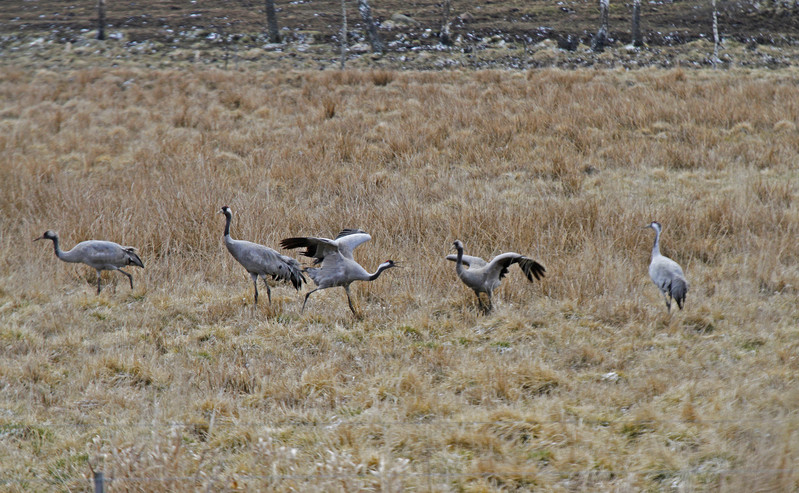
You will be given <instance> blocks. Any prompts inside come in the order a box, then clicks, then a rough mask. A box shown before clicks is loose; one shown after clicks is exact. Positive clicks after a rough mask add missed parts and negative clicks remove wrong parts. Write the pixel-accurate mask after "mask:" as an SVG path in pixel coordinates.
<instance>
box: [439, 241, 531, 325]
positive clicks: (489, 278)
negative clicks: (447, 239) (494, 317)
mask: <svg viewBox="0 0 799 493" xmlns="http://www.w3.org/2000/svg"><path fill="white" fill-rule="evenodd" d="M452 246H453V248H454V249H455V250H457V252H458V253H457V254H455V255H447V260H452V261H453V262H455V272H457V274H458V277H459V278H460V280H461V281H463V283H464V284H466V285H467V286H469V287H470V288H472V289H473V290H474V294H476V295H477V303H479V305H480V308H481V309H482V310H483V312H484V313H489V312H490V311H491V310H492V308H493V305H492V303H491V294H492V293H493V292H494V290H495V289H497V288H498V287H499V283H500V281H501V280H502V278H503V277H505V274H507V273H508V267H510V266H511V265H513V264H519V267H520V268H521V269H522V272H524V275H525V276H527V279H528V280H529V281H530V282H533V277H535V278H536V280H540V279H541V278H542V277H544V273H545V272H546V269H544V266H543V265H541V264H539V263H538V262H536V261H535V260H532V259H529V258H527V257H525V256H524V255H519V254H518V253H513V252H509V253H503V254H500V255H497V256H496V257H494V258H493V259H491V262H486V261H485V260H483V259H481V258H480V257H472V256H470V255H464V254H463V243H461V241H460V240H455V242H454V243H453V244H452ZM464 267H465V268H464ZM480 293H485V294H486V296H488V303H487V304H485V305H484V304H483V300H482V299H481V298H480Z"/></svg>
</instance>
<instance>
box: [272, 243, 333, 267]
mask: <svg viewBox="0 0 799 493" xmlns="http://www.w3.org/2000/svg"><path fill="white" fill-rule="evenodd" d="M280 246H281V247H283V248H285V249H286V250H291V249H294V248H305V251H304V252H302V255H304V256H306V257H311V258H313V259H314V262H313V263H314V264H318V263H320V262H321V261H322V260H324V258H325V257H327V256H328V255H330V254H333V253H336V252H338V244H337V243H336V242H335V241H333V240H329V239H327V238H314V237H311V236H307V237H295V238H285V239H283V240H280Z"/></svg>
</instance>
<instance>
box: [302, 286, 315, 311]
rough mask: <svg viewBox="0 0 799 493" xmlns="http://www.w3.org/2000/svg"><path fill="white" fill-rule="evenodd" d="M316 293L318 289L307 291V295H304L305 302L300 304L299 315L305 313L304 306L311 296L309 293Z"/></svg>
mask: <svg viewBox="0 0 799 493" xmlns="http://www.w3.org/2000/svg"><path fill="white" fill-rule="evenodd" d="M317 291H319V288H316V289H314V290H313V291H308V294H306V295H305V301H303V302H302V310H300V313H302V312H303V311H305V304H306V303H308V297H309V296H311V293H315V292H317Z"/></svg>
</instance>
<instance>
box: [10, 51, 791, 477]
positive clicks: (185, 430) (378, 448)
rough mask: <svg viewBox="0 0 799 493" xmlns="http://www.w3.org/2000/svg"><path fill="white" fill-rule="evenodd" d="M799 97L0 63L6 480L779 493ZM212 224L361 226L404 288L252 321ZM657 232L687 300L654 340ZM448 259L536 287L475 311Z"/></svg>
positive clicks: (587, 84) (644, 85) (367, 291)
mask: <svg viewBox="0 0 799 493" xmlns="http://www.w3.org/2000/svg"><path fill="white" fill-rule="evenodd" d="M795 77H796V74H795V73H794V72H789V71H786V72H752V73H749V72H743V71H741V72H731V73H720V72H713V73H709V72H683V71H681V70H672V71H658V70H641V71H637V72H630V73H622V72H601V71H560V70H545V71H535V72H528V73H522V72H498V71H486V72H442V73H413V72H404V73H401V72H387V71H381V72H375V73H372V72H357V71H348V72H332V71H331V72H274V73H257V72H223V71H216V70H209V71H197V72H191V71H155V70H144V69H90V70H79V71H64V72H58V71H50V70H44V69H42V70H27V69H15V68H14V67H6V68H5V69H4V70H3V71H2V72H1V73H0V180H1V182H2V187H1V188H0V190H2V193H0V206H1V207H2V211H3V212H4V214H3V215H2V218H0V225H1V226H2V230H1V231H2V235H1V236H0V266H1V267H0V296H1V297H0V321H1V323H0V387H2V388H3V392H2V397H0V401H1V402H2V404H0V411H1V414H0V437H2V444H3V446H2V447H0V463H2V464H3V465H4V467H3V468H2V469H3V473H2V476H0V481H4V480H5V478H8V480H9V482H7V483H4V487H8V488H10V489H11V490H12V491H14V490H28V489H32V490H48V489H65V490H66V489H76V488H77V489H81V488H83V489H85V488H87V487H88V484H89V483H88V482H87V480H86V478H88V477H89V475H90V472H89V471H90V467H93V468H95V469H100V470H103V471H104V472H105V473H106V475H107V476H108V477H113V478H114V479H115V481H114V482H112V483H111V484H112V487H113V489H114V490H115V491H128V490H147V491H152V490H155V491H193V490H195V489H198V488H200V487H203V488H211V489H230V490H235V489H256V488H257V489H272V490H291V489H300V490H303V489H305V490H307V489H309V488H311V487H317V488H320V487H321V488H323V489H326V490H341V491H354V490H366V489H380V490H384V491H395V490H398V489H402V488H407V489H411V490H432V491H449V490H469V491H482V490H506V489H522V490H525V489H545V490H554V491H564V490H623V491H640V490H642V489H654V490H666V489H677V490H683V491H689V490H703V489H711V490H722V491H740V490H743V489H752V488H754V487H755V486H756V487H758V488H761V489H766V490H772V491H777V490H791V489H796V488H797V487H799V471H797V470H796V467H795V464H796V460H797V456H798V455H799V449H797V443H799V440H797V439H798V438H799V436H797V425H799V419H798V418H797V416H796V412H795V410H796V408H797V405H799V391H797V388H796V386H795V379H796V374H797V370H799V357H797V354H799V343H797V335H799V332H797V326H798V324H797V323H798V322H799V308H797V286H799V269H797V259H798V257H799V254H798V253H797V248H796V238H797V237H799V209H798V207H799V206H798V205H797V204H798V202H799V201H798V199H797V194H798V193H799V189H798V188H797V187H798V185H797V183H799V180H797V178H799V174H798V173H797V169H799V167H797V165H798V164H799V159H798V158H797V156H799V153H798V151H799V138H797V137H799V135H797V127H796V125H797V123H798V122H799V104H797V101H799V94H798V93H799V88H797V86H796V84H795ZM222 205H229V206H230V207H231V208H232V209H233V211H234V218H233V226H232V233H233V236H234V237H236V238H242V239H248V240H251V241H258V242H261V243H264V244H267V245H270V246H273V247H277V244H278V242H279V240H280V239H281V238H283V237H287V236H293V235H322V236H329V235H335V234H336V233H337V232H338V231H339V230H340V229H342V228H344V227H360V228H363V229H365V230H366V231H368V232H369V233H370V234H371V235H372V237H373V239H372V241H371V242H370V243H368V244H366V245H365V246H363V247H361V248H359V250H358V252H357V258H358V260H359V261H361V262H362V263H363V264H364V265H365V266H366V267H367V268H368V269H370V270H371V269H374V268H375V267H376V266H377V265H378V264H379V262H381V261H383V260H385V259H388V258H392V259H394V260H398V261H400V262H401V263H402V264H403V265H404V268H403V269H395V270H391V271H388V272H387V273H385V274H384V275H383V276H382V277H381V278H380V279H379V280H378V281H376V282H373V283H364V284H362V285H359V286H357V287H356V289H355V291H354V292H355V298H356V303H357V304H358V305H359V308H360V309H361V311H362V312H363V313H364V315H365V316H364V319H363V320H354V319H352V317H351V316H350V314H349V309H348V307H347V304H346V302H345V297H344V293H343V292H341V290H340V289H338V290H335V289H334V290H327V291H325V292H321V293H318V296H317V295H314V297H312V299H311V300H310V301H309V305H308V307H307V309H306V311H305V313H304V314H300V313H299V308H300V306H301V302H302V295H298V294H295V293H294V292H293V290H290V289H287V288H285V287H278V288H277V289H274V290H273V295H274V296H273V305H272V306H271V307H268V306H266V304H262V305H261V306H260V307H259V308H258V309H257V310H253V309H252V308H251V300H252V286H251V284H250V282H249V278H248V276H247V275H246V273H245V272H244V271H243V269H242V268H241V267H240V266H239V265H237V264H236V263H235V261H233V259H231V258H230V256H229V255H228V253H227V252H226V251H225V249H224V245H223V244H222V242H221V234H222V229H223V218H222V217H221V216H219V215H216V214H215V212H216V211H217V210H218V209H219V208H220V207H221V206H222ZM651 220H659V221H661V222H662V223H663V225H664V236H663V244H662V249H663V251H664V253H665V254H667V255H669V256H671V257H672V258H674V259H675V260H677V261H678V262H680V263H681V264H682V266H683V267H684V269H685V271H686V273H687V277H688V279H689V281H690V282H691V290H690V291H689V293H688V301H687V303H686V309H685V310H684V311H682V312H678V313H675V314H673V316H671V317H669V316H667V315H666V313H665V306H664V304H663V301H662V299H661V298H660V296H659V294H658V292H657V289H656V288H655V287H654V286H653V285H651V282H650V281H649V279H648V277H647V272H646V266H647V262H648V255H649V251H650V248H651V242H652V234H651V231H649V230H642V229H641V227H642V226H643V225H645V224H647V223H648V222H649V221H651ZM46 229H54V230H57V231H58V232H59V233H60V234H61V237H62V242H63V244H64V246H65V247H67V248H69V247H71V246H72V245H74V244H75V243H77V242H79V241H81V240H85V239H90V238H98V239H100V238H102V239H109V240H112V241H117V242H119V243H122V244H126V245H135V246H137V247H138V248H139V249H140V251H141V257H142V259H143V260H144V263H145V266H146V268H145V269H144V270H143V271H142V270H136V271H135V273H134V277H135V280H134V282H135V285H136V288H135V289H134V290H133V291H132V292H131V291H130V290H129V289H128V287H127V285H126V280H125V279H124V278H122V279H120V277H121V276H119V275H116V276H115V275H114V274H113V273H106V274H104V276H106V279H107V281H109V282H110V283H111V285H110V286H107V287H106V289H104V291H103V293H102V294H101V295H100V296H95V295H94V294H93V288H92V287H91V286H90V285H89V283H90V282H92V280H93V278H94V274H93V271H92V270H91V269H89V268H87V267H85V266H78V265H73V264H65V263H62V262H59V261H58V260H57V259H55V257H54V256H53V253H52V249H51V246H50V245H42V244H41V243H36V244H33V243H31V240H32V239H33V238H35V237H36V236H38V235H40V234H41V233H42V232H43V231H44V230H46ZM455 239H460V240H462V241H464V243H465V245H466V252H467V253H469V254H473V255H480V256H483V257H490V256H492V255H494V254H497V253H500V252H503V251H510V250H512V251H517V252H520V253H523V254H526V255H529V256H531V257H532V258H535V259H537V260H539V261H540V262H542V263H543V264H544V265H545V266H546V267H547V277H546V279H545V280H544V281H543V282H541V283H535V284H529V283H527V282H526V281H525V280H524V279H523V277H522V276H521V275H520V274H519V273H518V272H516V271H512V272H511V273H510V275H509V276H508V277H507V278H506V279H505V280H504V282H503V286H502V288H501V289H500V290H499V292H498V293H497V294H496V300H495V302H496V305H497V309H496V311H495V313H493V314H492V315H490V316H487V317H484V316H480V315H479V314H478V311H477V309H476V304H475V299H474V295H473V293H471V292H470V291H469V290H468V289H467V288H465V286H463V285H462V284H460V282H459V281H458V280H457V278H456V276H455V273H454V266H453V265H452V264H451V263H448V262H447V261H446V260H444V256H445V255H446V254H447V253H448V250H449V248H450V245H451V243H452V241H453V240H455ZM120 281H122V282H120ZM142 478H150V479H147V480H146V481H145V482H141V481H135V479H142Z"/></svg>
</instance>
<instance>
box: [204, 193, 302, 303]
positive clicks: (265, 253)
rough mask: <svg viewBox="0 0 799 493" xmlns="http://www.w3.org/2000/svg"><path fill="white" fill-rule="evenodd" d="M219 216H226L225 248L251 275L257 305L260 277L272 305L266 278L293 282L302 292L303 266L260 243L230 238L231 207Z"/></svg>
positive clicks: (224, 207)
mask: <svg viewBox="0 0 799 493" xmlns="http://www.w3.org/2000/svg"><path fill="white" fill-rule="evenodd" d="M219 214H224V215H225V246H227V250H228V251H229V252H230V254H231V255H233V258H234V259H236V261H237V262H238V263H240V264H241V265H242V267H244V268H245V269H247V272H249V273H250V277H251V278H252V285H253V287H254V288H255V304H256V305H257V304H258V276H261V279H263V281H264V286H266V297H267V299H268V301H269V303H270V304H271V303H272V290H271V289H269V284H268V283H267V282H266V276H272V279H276V280H280V281H288V282H291V284H292V285H293V286H294V289H296V290H297V291H299V290H300V288H301V287H302V283H303V282H305V276H303V275H302V266H301V265H300V263H299V262H297V260H296V259H293V258H291V257H287V256H285V255H281V254H279V253H278V252H276V251H274V250H272V249H271V248H269V247H266V246H263V245H259V244H258V243H252V242H250V241H244V240H234V239H233V238H231V237H230V221H231V219H232V218H233V213H232V212H231V211H230V207H228V206H223V207H222V209H220V210H219Z"/></svg>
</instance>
